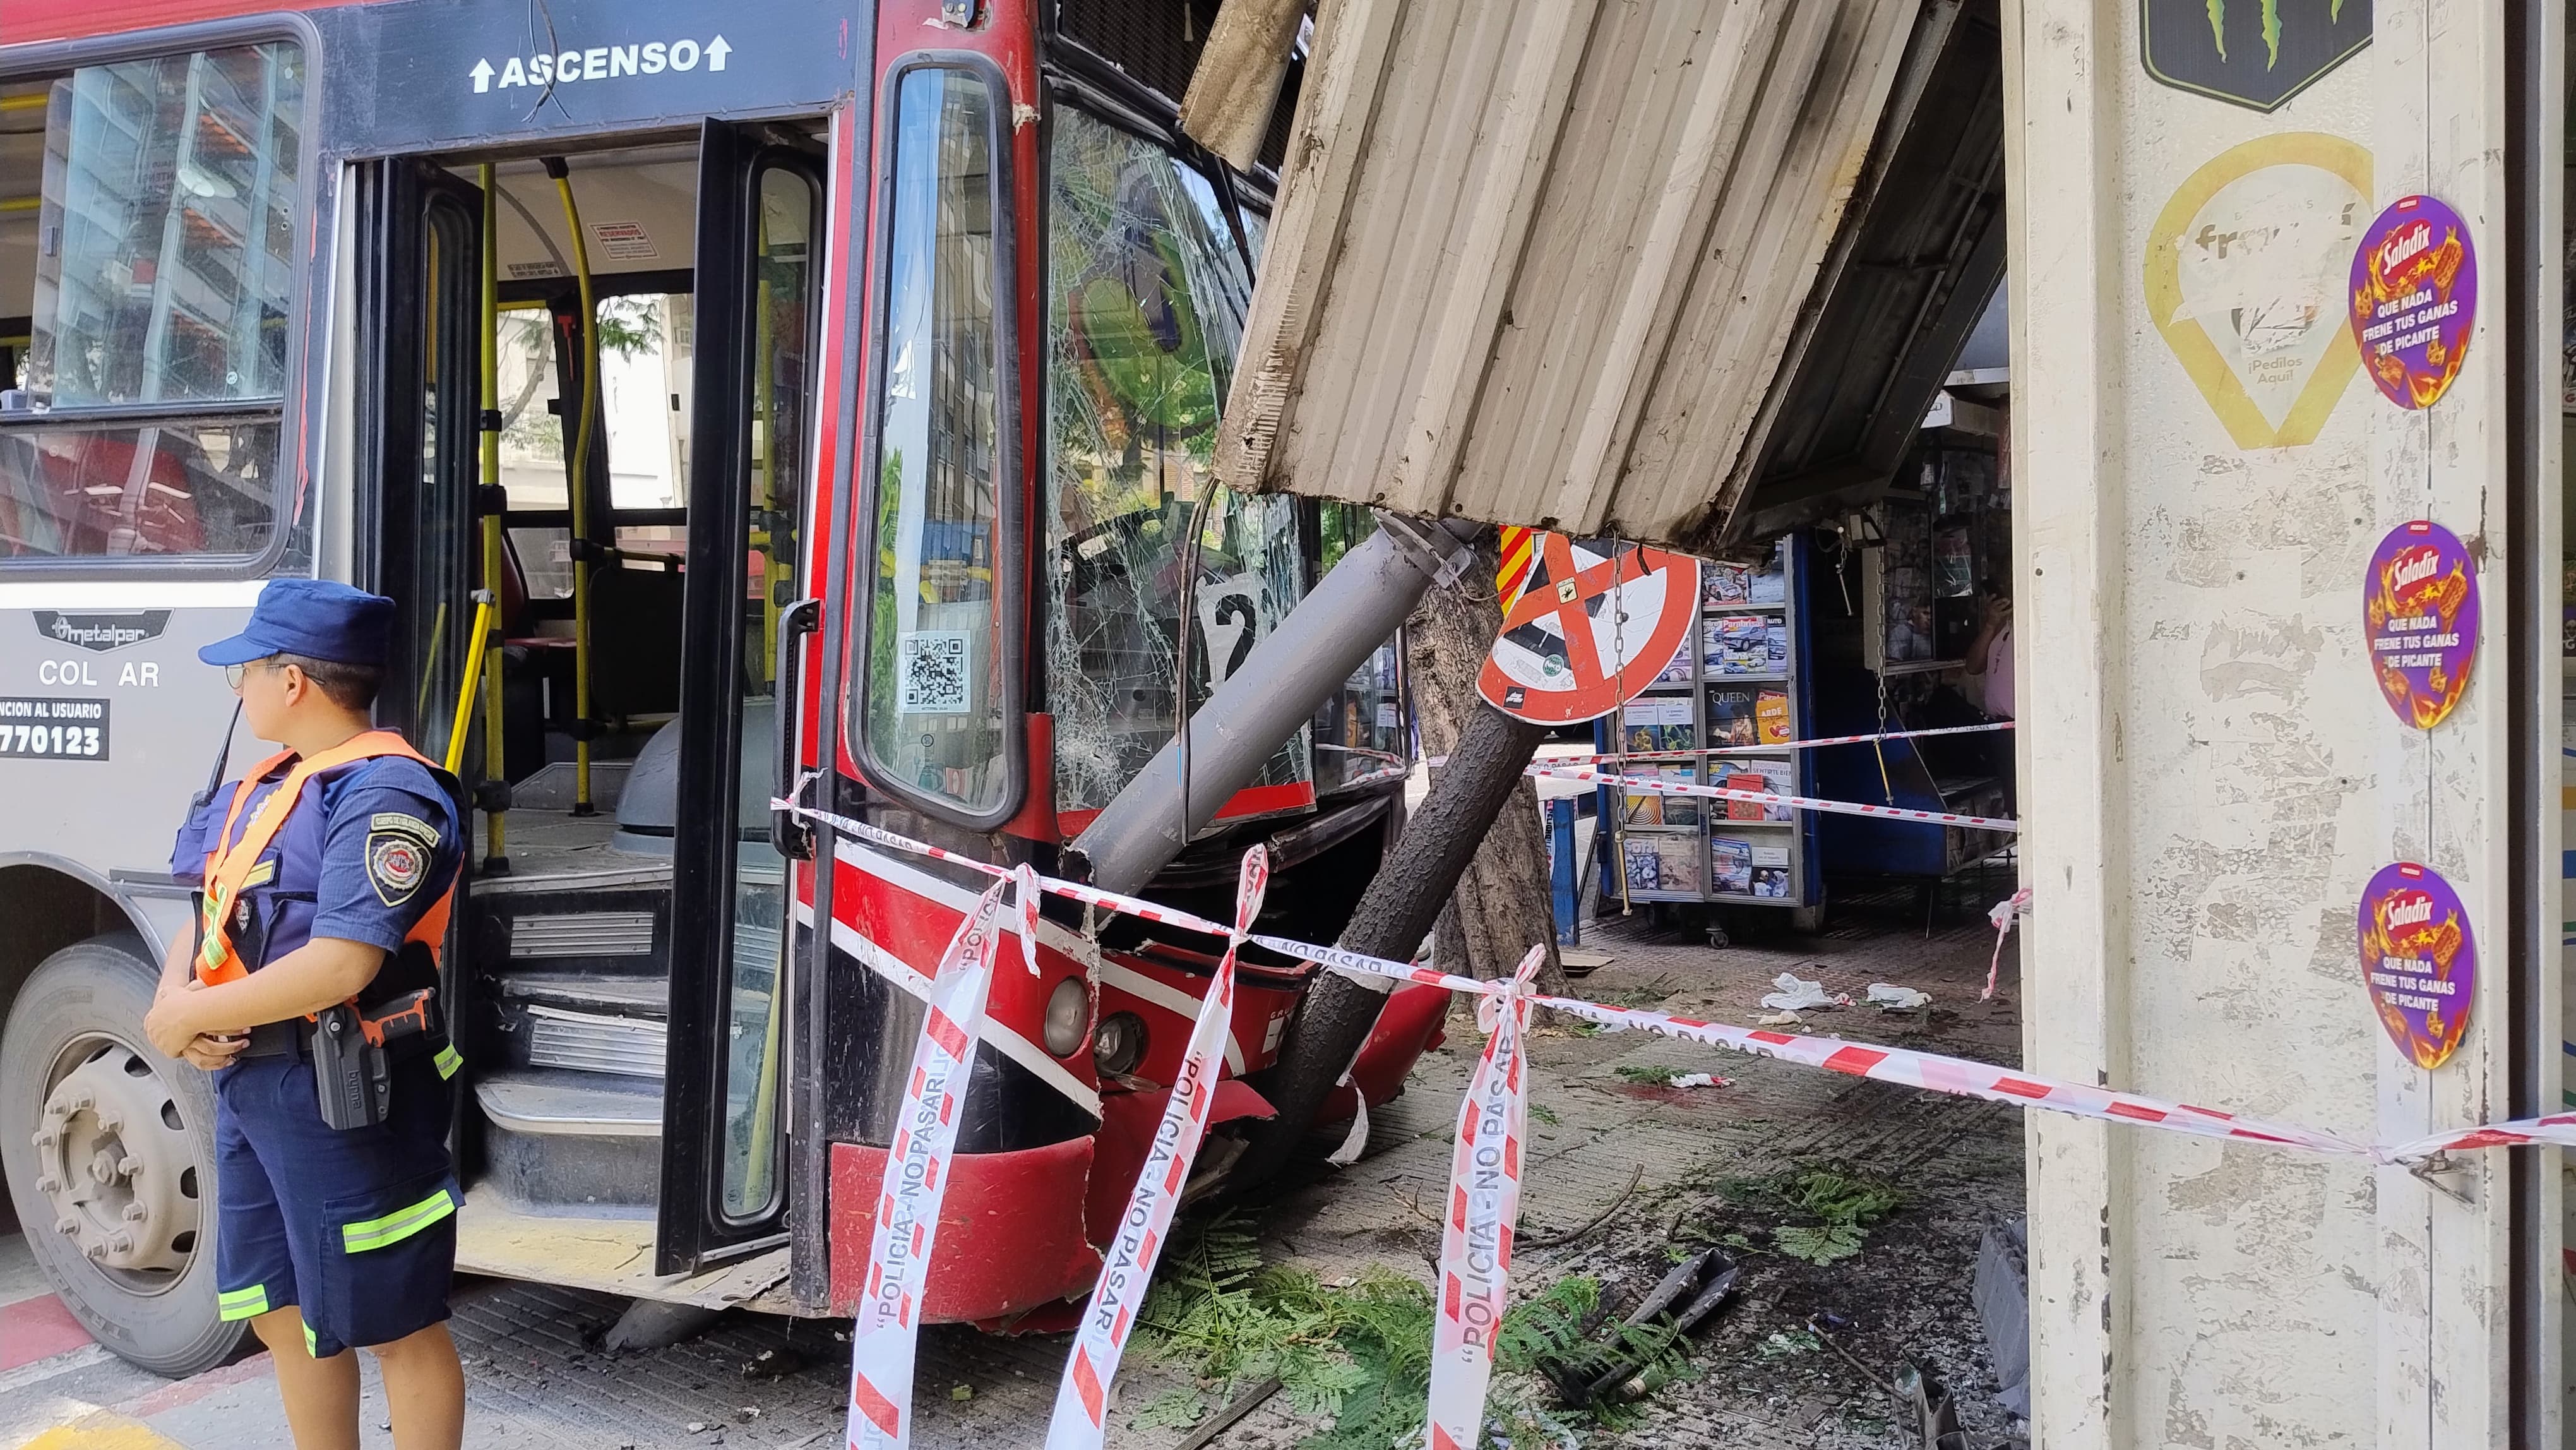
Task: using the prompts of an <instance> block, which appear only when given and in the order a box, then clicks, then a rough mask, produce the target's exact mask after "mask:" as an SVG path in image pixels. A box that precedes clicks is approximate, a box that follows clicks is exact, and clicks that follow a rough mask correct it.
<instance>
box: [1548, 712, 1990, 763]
mask: <svg viewBox="0 0 2576 1450" xmlns="http://www.w3.org/2000/svg"><path fill="white" fill-rule="evenodd" d="M2011 728H2013V722H2012V721H2010V720H1993V721H1989V722H1987V723H1986V724H1983V725H1944V726H1941V727H1940V728H1938V729H1935V730H1881V731H1879V732H1878V733H1877V734H1874V735H1819V736H1817V737H1815V738H1814V739H1811V740H1780V741H1774V742H1773V743H1771V744H1769V745H1716V746H1711V747H1710V748H1708V749H1706V750H1612V751H1607V752H1603V753H1599V754H1594V755H1551V756H1548V757H1546V758H1545V759H1542V760H1540V761H1539V762H1538V764H1537V765H1536V766H1535V767H1533V768H1534V769H1539V770H1544V769H1548V768H1550V767H1552V766H1559V765H1598V764H1601V763H1602V762H1604V761H1609V762H1613V763H1615V762H1618V761H1622V760H1697V759H1698V758H1700V757H1701V756H1703V755H1772V754H1777V753H1778V752H1780V751H1783V750H1814V749H1817V748H1818V747H1820V746H1826V745H1869V744H1872V743H1874V742H1877V741H1881V740H1924V739H1928V738H1930V737H1932V736H1935V735H1981V734H1983V733H1985V732H1986V731H1989V730H2010V729H2011Z"/></svg>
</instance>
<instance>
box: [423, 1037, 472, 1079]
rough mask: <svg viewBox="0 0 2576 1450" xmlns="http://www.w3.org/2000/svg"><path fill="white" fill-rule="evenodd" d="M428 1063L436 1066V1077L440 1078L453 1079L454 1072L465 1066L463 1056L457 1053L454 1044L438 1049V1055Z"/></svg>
mask: <svg viewBox="0 0 2576 1450" xmlns="http://www.w3.org/2000/svg"><path fill="white" fill-rule="evenodd" d="M430 1061H432V1062H435V1063H437V1064H438V1075H439V1076H440V1077H443V1078H447V1077H454V1076H456V1070H457V1069H458V1068H460V1067H463V1066H464V1065H465V1054H463V1053H461V1052H459V1051H457V1050H456V1044H455V1043H453V1042H451V1043H449V1044H447V1045H446V1046H445V1047H442V1048H440V1049H439V1050H438V1055H437V1056H436V1057H433V1058H431V1059H430Z"/></svg>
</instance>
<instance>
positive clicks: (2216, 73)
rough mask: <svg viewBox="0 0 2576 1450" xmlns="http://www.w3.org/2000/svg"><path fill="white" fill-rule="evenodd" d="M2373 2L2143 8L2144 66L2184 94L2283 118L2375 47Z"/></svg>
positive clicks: (2297, 0)
mask: <svg viewBox="0 0 2576 1450" xmlns="http://www.w3.org/2000/svg"><path fill="white" fill-rule="evenodd" d="M2370 7H2371V0H2138V33H2139V53H2140V58H2141V59H2142V60H2144V61H2145V63H2146V67H2147V74H2148V75H2149V76H2150V77H2152V78H2153V79H2155V80H2157V81H2160V82H2162V83H2163V84H2165V85H2169V86H2172V87H2173V88H2174V89H2176V90H2181V91H2190V92H2192V93H2193V94H2195V95H2202V96H2207V97H2209V98H2211V99H2212V100H2219V101H2225V102H2227V103H2228V104H2230V105H2237V106H2246V107H2250V108H2252V109H2254V110H2257V111H2277V110H2279V109H2280V108H2281V107H2282V106H2284V105H2286V104H2288V102H2289V100H2290V98H2291V97H2292V96H2295V95H2297V94H2298V93H2299V92H2301V91H2304V90H2306V89H2307V88H2308V87H2309V86H2311V85H2314V84H2315V83H2316V82H2317V81H2319V80H2320V79H2322V78H2324V76H2325V75H2326V74H2327V73H2328V72H2330V71H2332V70H2333V69H2334V68H2335V67H2336V66H2339V65H2341V64H2343V63H2344V62H2345V61H2347V60H2350V59H2352V57H2353V56H2354V55H2355V54H2356V53H2357V52H2359V51H2360V50H2361V48H2362V47H2363V46H2365V45H2368V44H2370Z"/></svg>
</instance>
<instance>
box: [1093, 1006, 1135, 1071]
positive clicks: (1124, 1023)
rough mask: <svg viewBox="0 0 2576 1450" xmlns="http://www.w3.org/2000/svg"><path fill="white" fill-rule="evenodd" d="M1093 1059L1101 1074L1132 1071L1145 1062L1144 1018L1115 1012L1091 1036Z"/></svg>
mask: <svg viewBox="0 0 2576 1450" xmlns="http://www.w3.org/2000/svg"><path fill="white" fill-rule="evenodd" d="M1091 1060H1092V1061H1093V1062H1096V1063H1098V1064H1099V1065H1100V1070H1101V1071H1102V1072H1133V1071H1135V1070H1136V1064H1138V1063H1140V1062H1143V1061H1144V1060H1145V1019H1144V1018H1142V1017H1139V1016H1137V1015H1136V1014H1135V1013H1133V1012H1113V1013H1111V1014H1109V1016H1107V1017H1105V1018H1103V1019H1102V1020H1101V1023H1100V1030H1099V1031H1098V1032H1095V1033H1093V1034H1092V1036H1091Z"/></svg>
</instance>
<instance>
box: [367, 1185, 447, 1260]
mask: <svg viewBox="0 0 2576 1450" xmlns="http://www.w3.org/2000/svg"><path fill="white" fill-rule="evenodd" d="M456 1209H457V1203H456V1196H455V1195H454V1194H452V1193H450V1192H448V1191H447V1190H446V1189H444V1188H440V1189H436V1190H433V1191H432V1192H431V1193H430V1195H429V1197H427V1198H424V1199H422V1200H421V1201H420V1202H418V1203H415V1204H413V1205H412V1206H411V1207H409V1208H402V1209H396V1210H394V1211H393V1212H392V1213H389V1214H386V1215H384V1216H383V1217H382V1218H371V1219H367V1220H364V1221H363V1222H359V1223H351V1224H343V1225H341V1227H340V1246H341V1247H342V1248H344V1249H346V1250H347V1251H348V1252H350V1253H353V1254H363V1253H365V1252H366V1251H367V1250H369V1249H381V1248H383V1247H385V1246H386V1245H387V1244H397V1243H400V1242H402V1241H403V1240H404V1239H407V1238H410V1237H411V1236H412V1235H413V1234H416V1233H418V1232H420V1231H421V1230H422V1229H425V1228H427V1227H429V1226H430V1225H431V1224H434V1223H436V1222H438V1221H439V1220H440V1219H443V1218H445V1217H447V1216H448V1215H449V1214H452V1213H454V1212H456Z"/></svg>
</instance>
